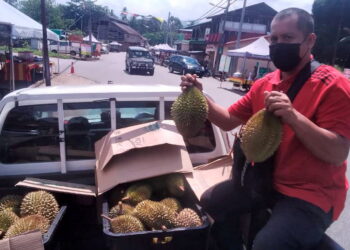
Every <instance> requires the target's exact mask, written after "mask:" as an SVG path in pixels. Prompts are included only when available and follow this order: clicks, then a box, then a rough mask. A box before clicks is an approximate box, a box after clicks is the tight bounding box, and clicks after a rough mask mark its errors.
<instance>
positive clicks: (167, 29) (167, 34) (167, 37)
mask: <svg viewBox="0 0 350 250" xmlns="http://www.w3.org/2000/svg"><path fill="white" fill-rule="evenodd" d="M169 22H170V12H169V14H168V21H167V27H166V33H165V43H166V44H167V43H168V39H169V30H170V25H169Z"/></svg>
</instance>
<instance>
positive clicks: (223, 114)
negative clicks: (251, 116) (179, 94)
mask: <svg viewBox="0 0 350 250" xmlns="http://www.w3.org/2000/svg"><path fill="white" fill-rule="evenodd" d="M180 86H181V87H182V89H186V88H187V87H189V86H195V87H197V88H198V89H199V90H200V91H202V90H203V86H202V84H201V83H200V82H199V81H197V77H196V76H195V75H190V74H187V75H185V76H182V77H181V84H180ZM206 99H207V103H208V107H209V112H208V119H209V121H211V122H212V123H214V124H215V125H216V126H218V127H219V128H221V129H222V130H225V131H229V130H232V129H234V128H236V127H238V126H239V125H241V124H242V121H241V120H240V119H239V118H238V117H235V116H233V115H231V114H230V113H229V112H228V110H227V109H225V108H223V107H221V106H220V105H218V104H216V103H215V102H213V101H212V100H210V99H209V98H206Z"/></svg>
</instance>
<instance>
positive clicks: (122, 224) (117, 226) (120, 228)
mask: <svg viewBox="0 0 350 250" xmlns="http://www.w3.org/2000/svg"><path fill="white" fill-rule="evenodd" d="M110 224H111V231H112V232H113V233H132V232H140V231H144V230H145V228H144V226H143V224H142V222H141V221H140V220H139V219H138V218H136V217H134V216H132V215H129V214H125V215H120V216H118V217H115V218H113V219H111V220H110Z"/></svg>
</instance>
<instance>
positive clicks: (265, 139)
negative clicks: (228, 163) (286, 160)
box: [241, 109, 282, 162]
mask: <svg viewBox="0 0 350 250" xmlns="http://www.w3.org/2000/svg"><path fill="white" fill-rule="evenodd" d="M281 138H282V123H281V121H280V119H279V118H278V117H276V116H275V115H273V114H272V113H271V112H269V111H267V110H266V109H262V110H260V111H259V112H257V113H256V114H254V115H253V116H252V117H251V118H250V119H249V120H248V122H247V124H246V125H245V126H244V127H243V128H242V132H241V142H242V143H241V147H242V150H243V153H244V155H245V157H246V158H247V160H248V161H249V162H263V161H265V160H267V159H268V158H269V157H270V156H272V155H273V154H274V152H275V151H276V150H277V148H278V146H279V145H280V143H281Z"/></svg>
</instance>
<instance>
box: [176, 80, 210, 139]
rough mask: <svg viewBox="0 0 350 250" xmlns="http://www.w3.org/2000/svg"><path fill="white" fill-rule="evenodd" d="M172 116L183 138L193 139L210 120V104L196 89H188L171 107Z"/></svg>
mask: <svg viewBox="0 0 350 250" xmlns="http://www.w3.org/2000/svg"><path fill="white" fill-rule="evenodd" d="M171 116H172V118H173V119H174V121H175V124H176V127H177V130H178V131H179V132H180V134H182V136H183V137H185V138H189V137H193V136H195V135H196V134H198V132H199V131H200V130H201V129H202V128H203V127H204V123H205V121H206V120H207V118H208V103H207V100H206V98H205V97H204V95H203V93H202V92H201V91H200V90H199V89H198V88H196V87H193V86H191V87H187V89H185V90H184V91H183V93H182V94H181V95H180V96H178V98H177V99H176V100H175V102H174V103H173V105H172V107H171Z"/></svg>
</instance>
